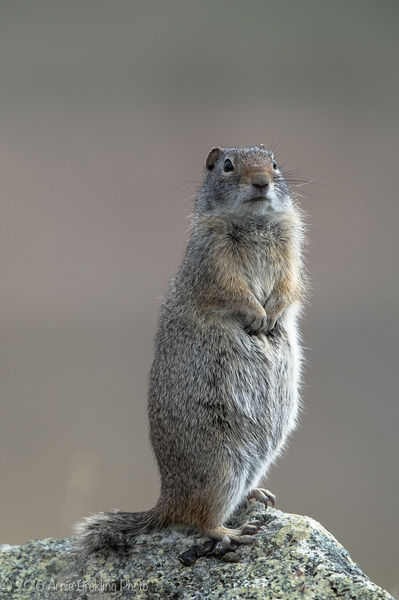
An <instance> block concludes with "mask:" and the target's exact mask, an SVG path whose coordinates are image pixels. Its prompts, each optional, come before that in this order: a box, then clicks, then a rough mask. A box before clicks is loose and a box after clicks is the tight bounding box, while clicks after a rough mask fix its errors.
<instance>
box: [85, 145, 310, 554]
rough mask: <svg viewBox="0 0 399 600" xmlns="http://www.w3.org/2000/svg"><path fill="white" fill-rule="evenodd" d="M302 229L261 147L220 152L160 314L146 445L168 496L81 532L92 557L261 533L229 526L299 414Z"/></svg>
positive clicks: (209, 162)
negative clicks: (151, 534) (160, 535)
mask: <svg viewBox="0 0 399 600" xmlns="http://www.w3.org/2000/svg"><path fill="white" fill-rule="evenodd" d="M302 246H303V225H302V220H301V214H300V210H299V209H298V207H296V206H295V203H294V202H293V199H292V196H291V193H290V191H289V188H288V186H287V183H286V181H285V179H284V176H283V174H282V172H281V171H280V170H279V168H278V165H277V163H276V161H275V158H274V155H273V153H272V152H271V151H268V150H266V149H265V146H264V145H260V146H254V147H249V148H248V147H246V148H225V149H221V148H213V149H212V150H211V151H210V153H209V155H208V157H207V159H206V163H205V175H204V183H203V186H202V188H201V190H200V192H199V194H198V196H197V199H196V202H195V209H194V216H193V227H192V233H191V237H190V239H189V241H188V245H187V249H186V252H185V255H184V258H183V261H182V263H181V265H180V267H179V269H178V271H177V274H176V276H175V278H174V279H173V281H172V283H171V285H170V288H169V292H168V294H167V296H166V298H165V300H164V302H163V306H162V310H161V315H160V320H159V327H158V332H157V335H156V340H155V358H154V362H153V365H152V368H151V374H150V383H149V401H148V415H149V423H150V438H151V443H152V447H153V449H154V453H155V456H156V459H157V462H158V466H159V470H160V474H161V494H160V498H159V500H158V502H157V503H156V505H155V506H154V507H153V508H151V509H150V510H148V511H144V512H135V513H131V512H120V511H114V512H108V513H101V514H98V515H93V516H91V517H88V518H87V519H86V520H85V521H84V522H83V523H81V524H80V525H78V533H79V534H80V536H81V537H80V541H81V544H82V548H84V549H85V550H86V551H87V552H90V551H95V550H99V549H101V548H103V547H106V546H109V547H112V548H118V547H120V546H126V544H129V540H131V539H132V538H134V536H136V535H138V534H140V533H145V532H147V531H150V530H152V529H158V528H162V527H165V526H167V525H169V524H172V523H180V524H185V525H187V526H190V527H194V528H195V529H197V530H199V531H200V532H203V533H205V534H207V535H208V536H210V537H211V538H213V539H215V540H222V541H223V542H224V543H225V544H229V543H231V542H233V543H237V544H239V543H247V542H252V541H253V540H254V537H253V535H252V534H254V533H256V531H257V526H258V524H257V523H249V524H244V525H243V526H242V527H241V528H239V529H229V528H227V527H226V526H225V525H224V523H225V521H226V520H227V519H228V517H229V516H230V515H231V514H232V512H233V511H234V509H235V508H236V507H237V506H238V505H239V504H241V503H242V502H243V501H245V500H246V499H247V498H250V497H255V498H257V499H258V500H260V501H262V502H264V503H265V504H266V506H267V504H268V503H271V504H274V497H273V495H272V494H271V493H270V492H268V491H267V490H264V489H261V488H258V487H257V486H258V484H259V482H260V480H261V479H262V477H264V476H265V475H266V473H267V471H268V469H269V467H270V465H271V463H272V462H273V461H274V460H275V459H276V457H277V455H278V454H279V452H280V451H281V449H282V446H283V445H284V442H285V441H286V439H287V436H288V434H289V433H290V432H291V431H292V429H293V428H294V426H295V422H296V416H297V412H298V386H299V378H300V366H301V349H300V345H299V342H298V335H297V317H298V313H299V310H300V307H301V303H302V300H303V297H304V292H305V285H304V276H303V263H302Z"/></svg>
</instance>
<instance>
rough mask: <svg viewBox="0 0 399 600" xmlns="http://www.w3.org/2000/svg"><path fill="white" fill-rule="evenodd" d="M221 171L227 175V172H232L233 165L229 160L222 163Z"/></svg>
mask: <svg viewBox="0 0 399 600" xmlns="http://www.w3.org/2000/svg"><path fill="white" fill-rule="evenodd" d="M223 170H224V171H226V172H227V173H228V172H229V171H234V167H233V163H232V162H231V160H230V159H229V158H228V159H226V160H225V161H224V166H223Z"/></svg>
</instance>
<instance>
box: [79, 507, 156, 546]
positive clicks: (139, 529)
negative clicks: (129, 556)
mask: <svg viewBox="0 0 399 600" xmlns="http://www.w3.org/2000/svg"><path fill="white" fill-rule="evenodd" d="M166 525H167V521H166V518H165V517H164V515H163V514H162V512H161V510H160V506H159V504H156V505H155V506H154V507H153V508H150V510H145V511H142V512H122V511H119V510H114V511H112V512H106V513H99V514H95V515H91V516H89V517H87V518H86V519H85V520H84V521H82V522H81V523H78V524H77V525H75V531H76V533H77V535H78V536H79V537H78V540H77V546H76V550H78V551H79V552H81V553H83V554H86V555H89V554H91V553H92V552H97V551H99V550H102V549H105V548H110V549H112V550H116V551H126V550H128V549H129V547H131V538H133V537H135V536H137V535H140V534H141V533H148V532H150V531H152V530H153V529H162V527H165V526H166Z"/></svg>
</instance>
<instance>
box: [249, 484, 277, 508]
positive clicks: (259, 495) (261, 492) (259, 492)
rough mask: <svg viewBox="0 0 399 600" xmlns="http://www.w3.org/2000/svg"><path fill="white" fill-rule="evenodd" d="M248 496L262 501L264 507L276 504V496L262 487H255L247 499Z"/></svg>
mask: <svg viewBox="0 0 399 600" xmlns="http://www.w3.org/2000/svg"><path fill="white" fill-rule="evenodd" d="M250 498H254V499H255V500H258V502H262V504H264V505H265V506H266V508H267V507H268V506H271V507H272V508H274V505H275V504H276V496H275V495H274V494H272V493H271V492H269V490H265V489H264V488H255V489H254V490H252V492H251V493H250V494H249V496H248V500H249V499H250Z"/></svg>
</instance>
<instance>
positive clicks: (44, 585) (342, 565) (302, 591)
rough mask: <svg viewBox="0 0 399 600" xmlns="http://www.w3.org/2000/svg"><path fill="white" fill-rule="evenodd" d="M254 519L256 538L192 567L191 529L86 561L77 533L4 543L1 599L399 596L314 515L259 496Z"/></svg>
mask: <svg viewBox="0 0 399 600" xmlns="http://www.w3.org/2000/svg"><path fill="white" fill-rule="evenodd" d="M254 519H258V520H260V521H262V523H264V526H263V527H262V529H261V530H260V531H259V532H258V534H257V536H256V537H257V543H256V544H253V545H251V546H240V547H238V548H237V550H236V552H233V553H231V552H229V553H228V555H225V557H224V559H221V558H218V557H215V556H213V557H210V556H204V557H201V558H198V559H197V560H196V562H194V563H193V564H191V565H190V566H183V565H182V564H181V562H180V561H179V559H178V556H179V555H180V554H181V553H182V552H183V551H184V550H185V549H187V548H189V547H190V545H192V544H193V543H194V542H195V541H197V540H198V537H199V536H196V535H195V534H193V532H188V533H187V530H184V529H168V530H164V531H162V532H156V533H153V534H151V535H141V536H139V537H138V538H136V543H135V544H134V546H133V547H132V548H131V549H130V550H129V552H128V553H126V554H124V555H117V554H115V553H112V552H109V553H108V552H107V553H103V554H101V555H96V556H91V557H90V558H89V559H88V560H86V561H85V563H82V562H81V561H77V560H76V557H75V555H74V554H73V552H72V551H71V550H72V548H73V542H74V539H73V538H71V539H69V540H68V539H67V540H52V539H48V540H37V541H30V542H28V543H27V544H25V545H23V546H0V600H3V599H4V600H6V599H7V600H9V599H10V598H15V599H25V598H26V599H28V598H29V599H32V598H33V599H36V598H37V599H39V598H40V599H41V600H47V599H50V598H51V599H52V600H53V599H60V600H63V599H65V600H67V599H68V600H72V599H73V600H94V599H102V600H108V599H115V598H134V599H137V600H157V599H160V598H163V599H166V598H168V599H169V598H170V599H174V600H180V599H181V600H182V599H184V600H191V599H192V600H194V599H195V600H197V599H198V600H204V599H210V600H214V599H216V598H219V599H228V600H233V599H239V598H248V599H249V598H253V599H259V598H270V599H273V600H276V599H278V598H283V599H290V600H296V599H301V600H304V599H310V598H312V599H315V600H324V599H327V598H341V599H348V600H349V599H351V600H354V599H358V598H359V599H362V600H368V599H370V600H372V599H373V600H374V599H377V598H378V599H386V600H388V599H391V600H392V596H390V594H388V593H387V592H386V591H384V590H382V589H381V588H379V587H378V586H376V585H375V584H374V583H372V582H371V581H370V579H369V578H368V577H367V576H366V575H365V574H364V573H363V572H362V571H361V570H360V568H359V567H358V566H357V565H356V564H355V563H354V562H353V561H352V560H351V558H350V556H349V554H348V552H347V551H346V550H345V549H344V548H343V547H342V546H341V545H340V544H339V543H338V542H337V540H336V539H335V538H334V537H333V536H332V535H331V534H330V533H328V531H326V530H325V529H324V527H322V526H321V525H320V524H319V523H317V522H316V521H314V520H313V519H310V518H309V517H302V516H299V515H291V514H286V513H283V512H280V511H278V510H273V509H270V508H269V509H268V510H267V511H265V509H264V507H263V506H262V505H261V504H259V503H257V502H255V501H251V502H250V503H249V504H248V506H247V507H246V508H245V509H243V510H241V511H240V512H239V514H238V515H237V516H236V517H235V518H234V519H233V524H238V523H243V522H245V521H249V520H254ZM202 541H203V540H202Z"/></svg>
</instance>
